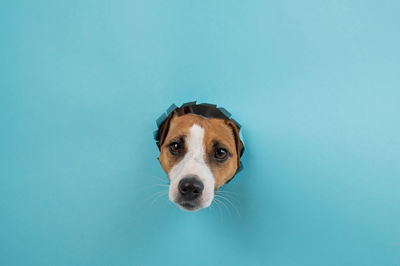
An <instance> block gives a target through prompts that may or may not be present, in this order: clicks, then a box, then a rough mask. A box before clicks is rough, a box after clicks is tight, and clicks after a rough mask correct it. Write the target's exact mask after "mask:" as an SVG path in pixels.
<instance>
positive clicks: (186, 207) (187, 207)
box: [178, 201, 200, 211]
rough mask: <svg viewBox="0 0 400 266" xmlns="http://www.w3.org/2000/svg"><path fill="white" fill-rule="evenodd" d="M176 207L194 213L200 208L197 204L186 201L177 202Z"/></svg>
mask: <svg viewBox="0 0 400 266" xmlns="http://www.w3.org/2000/svg"><path fill="white" fill-rule="evenodd" d="M178 205H179V207H181V208H182V209H184V210H185V211H196V210H198V209H199V208H200V207H199V206H198V205H197V204H194V203H192V202H187V201H183V202H179V203H178Z"/></svg>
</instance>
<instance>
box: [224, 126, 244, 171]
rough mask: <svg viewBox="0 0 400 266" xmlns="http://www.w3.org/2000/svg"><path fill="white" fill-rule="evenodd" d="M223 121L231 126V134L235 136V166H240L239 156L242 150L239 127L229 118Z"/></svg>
mask: <svg viewBox="0 0 400 266" xmlns="http://www.w3.org/2000/svg"><path fill="white" fill-rule="evenodd" d="M225 123H226V124H227V125H228V126H230V127H231V128H232V132H233V136H234V138H235V143H236V153H237V167H238V168H239V167H240V157H241V156H242V154H243V152H244V146H243V142H242V141H241V140H240V137H239V130H240V129H239V128H238V126H237V125H236V124H235V123H234V122H232V121H231V120H225Z"/></svg>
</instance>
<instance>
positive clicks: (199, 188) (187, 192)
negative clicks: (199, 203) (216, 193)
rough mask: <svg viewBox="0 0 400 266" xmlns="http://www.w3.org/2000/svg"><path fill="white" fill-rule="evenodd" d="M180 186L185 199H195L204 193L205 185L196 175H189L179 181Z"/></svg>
mask: <svg viewBox="0 0 400 266" xmlns="http://www.w3.org/2000/svg"><path fill="white" fill-rule="evenodd" d="M178 188H179V193H180V194H181V196H182V198H183V199H184V200H195V199H197V198H198V197H200V196H201V194H202V193H203V189H204V185H203V183H202V182H201V181H200V180H199V178H197V177H196V176H189V177H185V178H183V179H182V180H181V181H180V182H179V184H178Z"/></svg>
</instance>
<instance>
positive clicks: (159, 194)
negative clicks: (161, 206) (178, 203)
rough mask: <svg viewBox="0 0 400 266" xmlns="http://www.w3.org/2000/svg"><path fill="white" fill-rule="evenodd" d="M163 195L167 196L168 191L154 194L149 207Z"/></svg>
mask: <svg viewBox="0 0 400 266" xmlns="http://www.w3.org/2000/svg"><path fill="white" fill-rule="evenodd" d="M156 195H157V196H156ZM164 195H168V190H162V191H159V192H157V193H156V194H154V195H153V196H155V198H154V199H153V201H152V202H151V205H153V204H154V203H155V202H156V201H157V200H158V199H159V198H161V197H162V196H164Z"/></svg>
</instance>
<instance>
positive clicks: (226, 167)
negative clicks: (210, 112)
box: [159, 114, 239, 189]
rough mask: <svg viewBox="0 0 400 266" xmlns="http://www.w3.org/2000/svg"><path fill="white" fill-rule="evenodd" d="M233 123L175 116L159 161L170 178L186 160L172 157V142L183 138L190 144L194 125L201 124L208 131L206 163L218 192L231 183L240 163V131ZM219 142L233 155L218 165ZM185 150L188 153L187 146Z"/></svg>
mask: <svg viewBox="0 0 400 266" xmlns="http://www.w3.org/2000/svg"><path fill="white" fill-rule="evenodd" d="M229 122H230V121H226V120H223V119H217V118H204V117H201V116H198V115H192V114H186V115H182V116H173V117H172V119H171V120H170V123H169V129H168V132H167V133H166V136H165V139H164V141H163V143H162V145H161V147H160V157H159V161H160V163H161V166H162V168H163V169H164V171H165V172H166V173H167V174H168V173H169V172H170V170H171V168H172V167H173V166H174V165H175V164H177V163H178V162H179V160H180V159H182V158H183V156H182V157H181V158H177V157H176V156H174V155H172V154H171V153H170V151H169V148H168V147H169V144H170V143H171V141H175V140H176V138H178V137H179V136H186V140H187V139H188V137H189V134H190V128H191V127H192V126H193V124H197V125H199V126H201V127H202V128H204V139H203V145H204V147H205V158H204V161H205V162H206V163H207V164H208V165H209V167H210V169H211V171H212V173H213V175H214V178H215V188H216V189H218V188H219V187H220V186H222V185H223V184H225V183H226V182H227V181H229V180H230V179H231V178H232V177H233V176H234V175H235V173H236V170H237V168H238V161H239V158H238V152H237V140H236V136H235V130H237V128H232V124H233V123H229ZM216 142H218V143H219V147H223V148H225V149H227V150H228V151H229V154H230V155H229V157H228V159H227V160H226V161H225V162H218V161H216V160H214V158H213V156H214V152H215V143H216ZM185 149H187V146H186V144H185Z"/></svg>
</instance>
